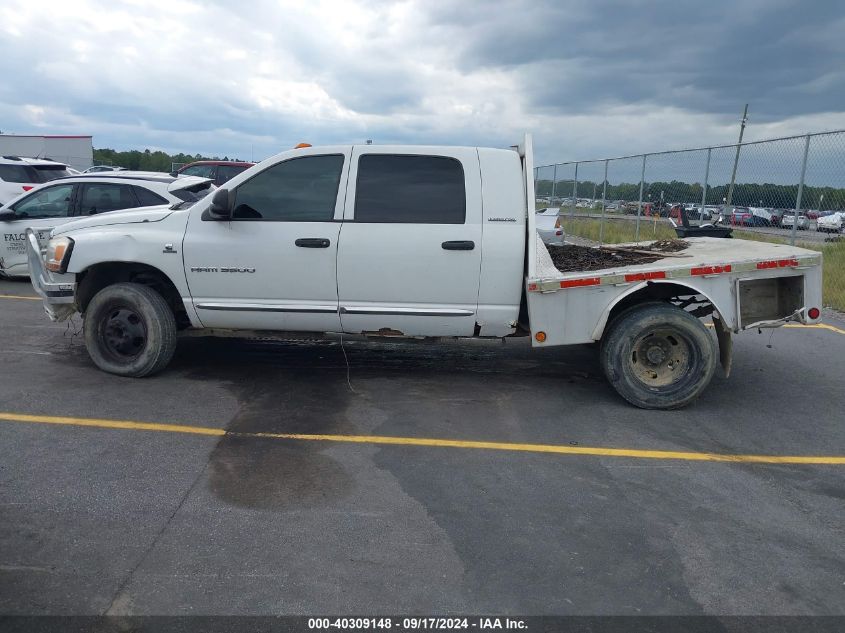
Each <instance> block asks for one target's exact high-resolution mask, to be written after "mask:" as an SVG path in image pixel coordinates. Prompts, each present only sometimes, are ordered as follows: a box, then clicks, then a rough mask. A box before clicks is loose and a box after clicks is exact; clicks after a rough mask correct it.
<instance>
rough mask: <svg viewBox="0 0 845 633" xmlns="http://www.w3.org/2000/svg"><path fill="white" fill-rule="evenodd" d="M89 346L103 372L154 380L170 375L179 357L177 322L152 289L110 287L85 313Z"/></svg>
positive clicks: (118, 285) (124, 285)
mask: <svg viewBox="0 0 845 633" xmlns="http://www.w3.org/2000/svg"><path fill="white" fill-rule="evenodd" d="M85 346H86V347H87V348H88V355H89V356H90V357H91V360H93V361H94V364H95V365H97V367H99V368H100V369H102V370H103V371H107V372H109V373H110V374H117V375H118V376H132V377H136V378H140V377H142V376H149V375H150V374H154V373H156V372H158V371H161V370H162V369H164V368H165V367H166V366H167V364H168V363H169V362H170V359H171V358H172V357H173V353H174V352H175V351H176V319H175V318H174V316H173V312H172V311H171V310H170V307H169V306H168V305H167V302H166V301H165V300H164V297H162V296H161V295H160V294H159V293H157V292H156V291H155V290H153V289H152V288H148V287H147V286H143V285H141V284H134V283H118V284H114V285H111V286H106V287H105V288H103V289H102V290H100V292H98V293H97V294H96V295H94V298H93V299H91V302H90V303H89V304H88V309H87V310H86V311H85Z"/></svg>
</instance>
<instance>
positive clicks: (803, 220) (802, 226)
mask: <svg viewBox="0 0 845 633" xmlns="http://www.w3.org/2000/svg"><path fill="white" fill-rule="evenodd" d="M793 224H795V211H792V212H790V213H784V214H783V218H781V221H780V225H781V227H782V228H789V229H791V228H792V225H793ZM796 228H797V229H798V230H799V231H806V230H807V229H809V228H810V218H808V217H807V214H806V213H805V212H804V211H799V212H798V226H797V227H796Z"/></svg>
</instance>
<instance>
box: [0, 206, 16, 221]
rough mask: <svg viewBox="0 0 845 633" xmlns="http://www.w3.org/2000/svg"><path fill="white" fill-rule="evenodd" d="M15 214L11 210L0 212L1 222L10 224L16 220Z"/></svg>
mask: <svg viewBox="0 0 845 633" xmlns="http://www.w3.org/2000/svg"><path fill="white" fill-rule="evenodd" d="M15 217H16V216H15V212H14V211H12V210H11V209H3V210H0V222H9V221H10V220H14V219H15Z"/></svg>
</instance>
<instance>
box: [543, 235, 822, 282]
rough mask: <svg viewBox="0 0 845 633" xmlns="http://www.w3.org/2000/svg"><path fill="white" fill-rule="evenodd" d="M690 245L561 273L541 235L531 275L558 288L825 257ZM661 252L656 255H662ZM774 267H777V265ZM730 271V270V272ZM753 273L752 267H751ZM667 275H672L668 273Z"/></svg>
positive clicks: (760, 247)
mask: <svg viewBox="0 0 845 633" xmlns="http://www.w3.org/2000/svg"><path fill="white" fill-rule="evenodd" d="M685 241H686V242H688V243H689V246H688V247H687V248H686V249H684V250H681V251H676V252H673V253H671V254H667V255H666V256H665V257H661V258H660V259H657V260H655V261H653V262H649V263H642V264H632V265H628V266H615V267H612V268H606V269H601V270H591V271H589V272H580V271H574V272H566V273H562V272H560V271H559V270H558V269H557V268H556V267H555V265H554V263H553V262H552V258H551V256H550V255H549V252H548V250H547V249H546V246H545V244H543V241H542V240H541V239H540V237H539V236H537V248H536V253H537V258H536V262H535V267H534V275H533V276H532V275H530V274H529V279H528V281H529V282H533V283H538V284H541V285H542V286H544V288H543V289H545V286H548V285H550V282H551V284H552V285H558V287H559V282H562V281H571V280H576V279H579V278H583V277H584V276H585V275H589V276H590V277H604V276H616V275H631V274H635V273H649V272H667V273H670V272H671V271H672V270H675V269H676V270H678V271H681V270H689V269H692V268H695V269H713V270H714V271H715V270H718V271H719V272H718V273H714V274H721V273H730V272H742V271H744V270H746V269H747V268H748V267H749V266H751V265H753V270H760V268H759V267H758V264H760V263H762V262H772V261H778V262H780V261H787V260H790V261H791V260H797V261H798V264H797V265H800V264H806V265H818V263H820V261H821V254H820V253H818V252H816V251H811V250H808V249H805V248H800V247H797V246H790V245H788V244H771V243H768V242H755V241H750V240H739V239H721V238H715V237H694V238H686V240H685ZM650 243H651V242H639V243H637V244H634V243H631V244H615V245H614V246H617V247H630V248H644V246H646V245H648V244H650ZM658 254H659V253H655V255H658ZM773 267H774V266H773ZM726 268H727V270H726ZM748 269H749V270H751V268H748ZM667 276H671V275H669V274H667Z"/></svg>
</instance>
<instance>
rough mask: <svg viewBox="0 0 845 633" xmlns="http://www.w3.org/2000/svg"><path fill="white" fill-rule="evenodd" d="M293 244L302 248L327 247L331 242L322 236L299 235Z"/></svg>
mask: <svg viewBox="0 0 845 633" xmlns="http://www.w3.org/2000/svg"><path fill="white" fill-rule="evenodd" d="M294 244H296V245H297V246H301V247H302V248H328V247H329V245H330V244H331V242H330V241H329V240H327V239H325V238H323V237H300V238H299V239H298V240H296V241H295V242H294Z"/></svg>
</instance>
